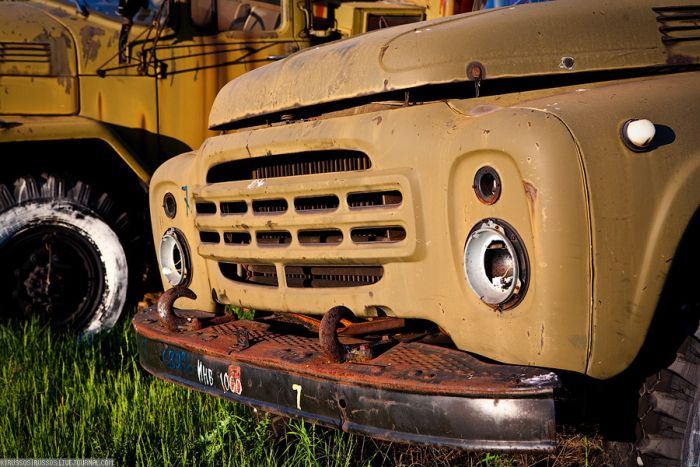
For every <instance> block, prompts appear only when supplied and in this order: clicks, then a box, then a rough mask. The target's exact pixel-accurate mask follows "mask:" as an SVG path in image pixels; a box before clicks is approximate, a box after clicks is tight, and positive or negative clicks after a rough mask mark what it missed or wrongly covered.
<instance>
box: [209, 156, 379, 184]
mask: <svg viewBox="0 0 700 467" xmlns="http://www.w3.org/2000/svg"><path fill="white" fill-rule="evenodd" d="M371 166H372V163H371V162H370V160H369V157H368V156H367V154H364V153H362V152H359V151H350V150H331V151H309V152H302V153H293V154H279V155H275V156H263V157H253V158H249V159H240V160H234V161H229V162H224V163H222V164H218V165H215V166H213V167H211V168H210V169H209V172H208V173H207V183H223V182H234V181H241V180H258V179H264V178H275V177H295V176H298V175H311V174H323V173H334V172H353V171H358V170H367V169H369V168H370V167H371Z"/></svg>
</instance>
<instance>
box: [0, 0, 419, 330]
mask: <svg viewBox="0 0 700 467" xmlns="http://www.w3.org/2000/svg"><path fill="white" fill-rule="evenodd" d="M76 10H77V11H76ZM353 11H356V14H354V13H353ZM336 13H337V15H338V17H339V18H341V19H340V20H336V19H335V16H336ZM424 17H425V7H424V6H417V5H413V4H396V3H386V2H356V3H353V4H352V5H344V4H342V3H339V2H338V3H328V2H325V3H312V2H311V1H310V0H307V1H297V0H269V1H262V0H261V1H258V0H249V1H248V0H192V1H180V0H177V1H176V0H160V1H157V2H150V3H149V2H146V1H145V0H141V1H140V0H126V1H124V2H119V3H117V1H116V0H114V1H111V0H106V1H102V0H94V1H88V2H86V1H85V0H78V2H77V3H71V2H62V1H59V0H36V1H35V0H32V1H0V154H1V156H0V157H1V158H2V167H3V168H2V171H1V174H0V297H2V298H3V304H4V305H3V310H4V311H3V315H4V316H10V317H15V318H20V319H21V318H24V317H27V316H32V315H39V316H42V317H44V318H47V319H48V320H49V321H50V322H52V323H53V324H54V325H56V326H57V327H68V328H73V329H77V330H87V331H89V332H94V331H98V330H100V329H106V328H109V327H111V326H112V325H113V324H114V323H115V321H116V320H117V318H118V317H119V315H120V313H121V311H122V309H123V308H124V303H125V302H126V301H127V295H128V290H129V288H131V290H132V292H134V295H135V293H136V292H137V291H138V290H139V287H138V286H139V285H140V284H142V283H143V279H144V276H147V275H148V270H147V268H148V266H149V265H151V264H154V262H155V260H154V259H152V258H153V253H152V250H153V248H152V247H151V246H149V241H148V239H149V238H150V234H149V233H148V216H147V213H148V202H147V192H146V189H147V184H148V181H149V179H150V176H151V173H152V171H153V170H154V169H155V167H157V166H158V164H160V163H161V162H163V161H164V160H166V159H167V158H168V157H171V156H173V155H176V154H178V153H180V152H183V151H186V150H189V149H190V148H193V147H197V146H199V144H201V142H202V141H203V140H204V138H206V137H208V136H212V135H214V134H216V133H215V132H213V131H210V130H208V129H207V124H206V120H207V115H208V112H209V108H210V107H211V104H212V102H213V100H214V97H215V96H216V93H217V92H218V91H219V89H220V88H221V86H223V85H224V84H225V83H227V82H228V81H230V80H231V79H233V78H234V77H236V76H239V75H240V74H242V73H245V72H247V71H249V70H252V69H254V68H257V67H259V66H262V65H264V64H267V63H270V62H273V61H276V60H279V59H281V58H283V57H285V56H287V55H289V54H292V53H293V52H295V51H297V50H299V49H302V48H304V47H308V46H310V45H317V44H319V43H322V42H327V41H329V40H332V39H335V38H339V37H341V36H342V34H351V33H352V34H355V33H359V32H363V31H366V30H368V29H372V28H380V27H386V26H390V25H393V24H404V23H408V22H416V21H419V20H421V19H423V18H424ZM345 21H348V23H347V24H346V23H345ZM261 97H262V96H261ZM182 194H184V192H182ZM151 269H152V268H151ZM129 284H131V287H130V286H129Z"/></svg>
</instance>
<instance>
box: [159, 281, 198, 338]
mask: <svg viewBox="0 0 700 467" xmlns="http://www.w3.org/2000/svg"><path fill="white" fill-rule="evenodd" d="M180 297H185V298H189V299H191V300H195V299H196V298H197V294H195V293H194V292H192V291H191V290H190V289H188V288H187V287H173V288H172V289H168V290H167V291H166V292H165V293H164V294H163V295H161V297H160V298H159V299H158V305H157V309H158V316H159V317H160V322H161V324H162V325H163V326H165V328H166V329H167V330H168V331H177V330H179V329H187V330H193V331H196V330H197V329H201V328H202V323H201V321H200V320H199V318H198V317H193V316H188V317H180V316H177V315H175V313H174V312H173V303H175V300H177V299H178V298H180Z"/></svg>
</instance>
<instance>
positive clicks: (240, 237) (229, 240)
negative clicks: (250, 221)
mask: <svg viewBox="0 0 700 467" xmlns="http://www.w3.org/2000/svg"><path fill="white" fill-rule="evenodd" d="M224 243H226V244H227V245H250V234H249V233H248V232H224Z"/></svg>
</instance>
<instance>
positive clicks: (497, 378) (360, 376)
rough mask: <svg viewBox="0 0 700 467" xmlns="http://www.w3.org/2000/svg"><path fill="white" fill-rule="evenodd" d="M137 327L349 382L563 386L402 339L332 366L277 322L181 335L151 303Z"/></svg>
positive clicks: (486, 389)
mask: <svg viewBox="0 0 700 467" xmlns="http://www.w3.org/2000/svg"><path fill="white" fill-rule="evenodd" d="M338 308H339V310H338V311H337V312H336V313H335V314H334V316H332V318H333V320H331V319H329V321H328V322H329V323H332V322H333V321H335V320H336V319H338V317H339V316H342V315H343V313H342V311H341V310H342V308H343V307H338ZM178 313H180V312H179V311H178ZM335 322H336V323H337V321H335ZM133 324H134V327H135V328H136V330H137V332H138V333H139V334H140V335H141V336H143V337H147V338H149V339H154V340H158V341H163V342H167V343H169V344H172V345H177V346H180V347H183V348H186V349H189V350H191V351H193V352H198V353H202V354H206V355H210V356H216V357H221V358H225V359H230V360H231V361H232V362H234V361H236V362H245V363H250V364H255V365H260V366H264V367H268V368H277V369H280V370H283V371H289V372H291V373H298V374H305V375H310V376H315V377H323V378H328V379H330V380H333V381H337V382H343V383H348V384H360V385H367V384H370V385H373V386H377V387H381V388H386V389H395V390H402V391H417V392H421V393H427V394H459V395H462V396H470V397H479V396H487V395H488V396H504V397H505V396H508V397H525V396H546V395H550V394H551V393H552V389H553V388H554V387H555V386H556V385H557V384H558V383H557V381H558V380H557V377H556V375H554V373H551V372H548V371H545V370H541V369H538V368H530V367H522V366H510V365H495V364H489V363H485V362H482V361H480V360H478V359H477V358H475V357H473V356H471V355H470V354H468V353H466V352H461V351H458V350H452V349H448V348H443V347H439V346H435V345H429V344H425V343H422V342H416V341H414V342H402V343H398V344H397V345H395V346H393V347H391V348H389V349H388V350H386V351H384V352H382V353H379V354H378V355H377V356H376V357H375V358H373V359H371V360H369V361H367V362H365V363H364V364H358V363H346V364H342V363H328V358H327V356H326V354H325V352H324V346H323V344H322V343H321V342H320V341H319V339H318V337H317V336H316V335H314V334H312V333H309V332H307V331H306V330H305V329H302V330H301V331H300V330H299V328H294V326H290V325H288V324H286V323H282V322H275V321H266V322H261V321H247V320H240V321H230V322H225V323H222V324H215V325H210V326H204V327H203V328H202V329H199V330H184V329H182V330H180V332H173V331H170V330H169V329H168V327H167V325H165V324H163V322H162V321H161V318H160V315H159V312H158V310H156V309H155V308H154V307H151V308H149V309H148V310H147V311H145V312H143V313H139V314H137V315H136V316H135V317H134V320H133ZM329 326H330V324H329ZM242 335H245V336H247V337H246V338H243V337H241V336H242ZM337 339H338V344H339V345H340V346H350V345H361V344H367V345H368V346H369V345H370V344H371V343H372V342H371V341H369V340H363V339H358V338H355V337H343V336H337Z"/></svg>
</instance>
